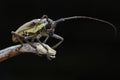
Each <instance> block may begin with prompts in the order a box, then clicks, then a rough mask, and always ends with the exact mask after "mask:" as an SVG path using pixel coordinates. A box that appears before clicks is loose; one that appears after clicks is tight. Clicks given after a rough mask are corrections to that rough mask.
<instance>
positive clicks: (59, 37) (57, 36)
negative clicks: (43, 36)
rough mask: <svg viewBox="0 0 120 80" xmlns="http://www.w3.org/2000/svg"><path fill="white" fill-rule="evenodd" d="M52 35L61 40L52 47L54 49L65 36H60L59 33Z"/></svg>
mask: <svg viewBox="0 0 120 80" xmlns="http://www.w3.org/2000/svg"><path fill="white" fill-rule="evenodd" d="M51 37H53V38H56V39H59V40H60V41H59V42H58V43H57V44H55V45H54V46H53V47H52V48H53V49H54V48H57V47H58V46H59V45H60V44H61V43H62V42H63V41H64V38H63V37H61V36H59V35H57V34H53V35H52V36H51Z"/></svg>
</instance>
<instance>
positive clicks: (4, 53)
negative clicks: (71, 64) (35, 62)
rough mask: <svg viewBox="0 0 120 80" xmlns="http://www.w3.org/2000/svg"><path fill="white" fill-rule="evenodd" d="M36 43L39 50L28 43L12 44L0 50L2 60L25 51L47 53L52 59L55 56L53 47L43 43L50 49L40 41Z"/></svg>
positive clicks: (39, 53)
mask: <svg viewBox="0 0 120 80" xmlns="http://www.w3.org/2000/svg"><path fill="white" fill-rule="evenodd" d="M34 45H35V46H36V47H37V50H36V49H35V48H33V47H31V46H30V45H29V44H27V43H26V44H24V45H23V46H22V47H21V45H20V44H18V45H14V46H10V47H8V48H5V49H2V50H0V62H2V61H4V60H7V59H9V58H11V57H14V56H16V55H18V54H24V53H35V54H37V55H47V58H48V59H49V60H51V58H55V55H56V51H55V50H54V49H52V48H51V47H49V46H48V45H47V44H43V45H44V46H45V47H46V48H47V49H48V51H47V50H46V49H45V48H44V47H43V46H42V45H40V44H39V43H34ZM20 47H21V48H20ZM19 48H20V49H19Z"/></svg>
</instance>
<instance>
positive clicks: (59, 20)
mask: <svg viewBox="0 0 120 80" xmlns="http://www.w3.org/2000/svg"><path fill="white" fill-rule="evenodd" d="M78 18H85V19H91V20H95V21H100V22H103V23H106V24H109V25H110V26H111V27H112V28H113V29H114V31H115V37H116V36H117V28H116V27H115V25H113V24H112V23H110V22H108V21H105V20H101V19H98V18H93V17H88V16H73V17H66V18H60V19H58V20H56V21H55V22H54V24H55V25H56V24H58V23H60V22H63V21H66V20H71V19H78Z"/></svg>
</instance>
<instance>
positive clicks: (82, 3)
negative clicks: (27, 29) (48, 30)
mask: <svg viewBox="0 0 120 80" xmlns="http://www.w3.org/2000/svg"><path fill="white" fill-rule="evenodd" d="M0 4H1V5H0V37H1V38H0V49H3V48H5V47H8V46H11V45H14V44H15V43H13V42H12V41H11V31H15V30H16V29H17V28H18V27H19V26H20V25H22V24H23V23H25V22H27V21H30V20H32V19H35V18H41V16H42V15H43V14H47V15H48V16H49V17H50V18H51V19H53V20H56V19H59V18H61V17H68V16H74V15H79V16H91V17H96V18H99V19H103V20H107V21H109V22H111V23H113V24H115V26H116V27H117V30H118V35H117V38H116V39H114V30H113V28H112V27H111V26H109V25H107V24H104V23H101V22H98V21H93V20H88V19H76V20H70V21H66V22H63V23H61V24H58V26H57V29H56V34H59V35H61V36H62V37H64V38H65V41H64V42H63V44H62V45H60V46H59V47H58V48H57V49H56V50H57V55H56V56H57V57H56V59H55V60H52V61H49V60H47V59H46V57H42V58H41V57H39V56H37V55H34V54H23V55H19V56H15V57H13V58H10V59H8V60H6V61H4V62H2V63H0V80H65V79H66V80H69V79H72V80H103V79H106V80H108V79H111V78H112V79H117V78H119V72H120V69H119V67H120V58H119V56H120V55H119V53H120V51H119V45H120V42H119V39H120V38H119V37H120V36H119V26H120V9H119V8H120V6H119V2H118V1H115V0H111V1H110V0H103V1H102V0H59V1H58V0H48V1H47V0H39V1H36V0H34V1H32V0H29V1H25V0H24V1H17V0H16V1H11V0H9V1H5V0H4V1H3V2H1V3H0ZM53 41H54V39H52V40H51V42H53Z"/></svg>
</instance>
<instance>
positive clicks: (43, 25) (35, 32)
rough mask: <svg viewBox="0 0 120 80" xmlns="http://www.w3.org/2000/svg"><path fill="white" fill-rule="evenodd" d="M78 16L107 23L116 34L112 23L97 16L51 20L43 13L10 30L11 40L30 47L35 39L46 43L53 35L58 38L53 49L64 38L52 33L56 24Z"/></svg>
mask: <svg viewBox="0 0 120 80" xmlns="http://www.w3.org/2000/svg"><path fill="white" fill-rule="evenodd" d="M78 18H85V19H91V20H95V21H99V22H103V23H106V24H109V25H110V26H112V27H113V29H114V30H115V36H116V35H117V29H116V27H115V26H114V25H113V24H112V23H110V22H108V21H105V20H101V19H98V18H93V17H88V16H73V17H66V18H60V19H58V20H55V21H53V20H52V19H50V18H48V16H47V15H43V16H42V17H41V18H40V19H33V20H31V21H29V22H26V23H25V24H23V25H22V26H20V27H19V28H18V29H17V30H16V31H12V32H11V33H12V41H13V42H20V43H21V44H23V43H24V41H25V42H27V43H28V44H30V45H31V46H32V47H34V48H36V47H35V46H34V45H33V44H32V43H33V42H34V40H35V39H36V40H37V41H38V42H39V43H40V44H41V45H42V43H46V41H47V40H48V38H49V37H53V38H56V39H59V40H60V41H59V42H58V43H57V44H55V45H54V46H52V48H53V49H54V48H57V47H58V46H59V45H60V44H61V43H62V42H63V41H64V38H63V37H61V36H59V35H57V34H55V33H54V31H55V29H56V25H57V24H58V23H60V22H63V21H66V20H71V19H78ZM42 36H45V37H46V39H45V40H44V41H43V42H41V41H40V38H41V37H42ZM28 39H31V41H29V40H28ZM42 46H43V47H44V48H45V49H46V50H47V48H46V47H45V46H44V45H42Z"/></svg>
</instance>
